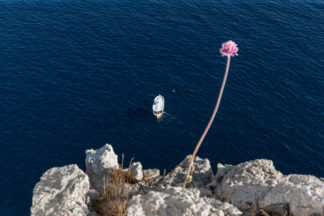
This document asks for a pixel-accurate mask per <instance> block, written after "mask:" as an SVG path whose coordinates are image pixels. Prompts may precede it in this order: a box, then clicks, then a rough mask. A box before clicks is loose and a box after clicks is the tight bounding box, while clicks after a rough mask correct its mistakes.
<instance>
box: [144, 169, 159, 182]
mask: <svg viewBox="0 0 324 216" xmlns="http://www.w3.org/2000/svg"><path fill="white" fill-rule="evenodd" d="M143 173H144V177H143V181H151V180H153V179H156V178H158V177H160V170H159V169H146V170H144V171H143Z"/></svg>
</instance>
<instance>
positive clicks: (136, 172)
mask: <svg viewBox="0 0 324 216" xmlns="http://www.w3.org/2000/svg"><path fill="white" fill-rule="evenodd" d="M129 171H130V173H131V174H132V175H133V176H134V178H135V179H136V180H137V181H141V180H142V178H143V167H142V164H141V163H140V162H135V163H132V164H131V166H130V167H129Z"/></svg>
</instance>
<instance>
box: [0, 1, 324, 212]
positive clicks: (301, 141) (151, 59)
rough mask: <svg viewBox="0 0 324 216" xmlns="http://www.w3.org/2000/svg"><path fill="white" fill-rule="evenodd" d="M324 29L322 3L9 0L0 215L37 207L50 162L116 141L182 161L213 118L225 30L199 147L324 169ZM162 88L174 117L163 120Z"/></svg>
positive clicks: (0, 69)
mask: <svg viewBox="0 0 324 216" xmlns="http://www.w3.org/2000/svg"><path fill="white" fill-rule="evenodd" d="M323 36H324V3H323V1H316V0H314V1H306V0H297V1H281V0H265V1H257V0H252V1H251V0H244V1H243V0H233V1H229V0H167V1H164V0H92V1H87V0H85V1H83V0H82V1H78V0H62V1H61V0H50V1H49V0H40V1H38V0H31V1H29V0H26V1H25V0H22V1H20V0H1V1H0V121H1V124H0V191H1V192H0V200H1V203H0V215H29V213H30V212H29V211H30V210H29V208H30V206H31V204H32V190H33V187H34V185H35V184H36V183H37V182H38V181H39V179H40V177H41V175H42V173H43V172H45V171H46V170H47V169H49V168H51V167H54V166H56V167H59V166H64V165H67V164H71V163H76V164H78V166H79V167H80V168H82V169H85V165H84V160H85V150H86V149H89V148H100V147H102V146H103V145H104V144H105V143H110V144H112V145H113V147H114V150H115V152H116V153H118V154H119V155H121V154H122V153H124V154H125V156H126V159H125V163H126V164H127V162H128V161H129V160H130V158H131V157H135V161H141V162H142V163H143V166H144V168H155V167H157V168H159V169H161V170H162V169H164V168H166V169H167V171H170V170H171V169H172V168H173V167H174V166H176V165H177V164H178V163H179V162H180V161H181V160H182V159H183V158H184V157H185V156H186V155H188V154H190V153H192V151H193V149H194V147H195V145H196V143H197V141H198V140H199V138H200V136H201V133H202V132H203V130H204V128H205V126H206V124H207V123H208V120H209V117H210V115H211V113H212V111H213V108H214V105H215V103H216V99H217V96H218V91H219V88H220V85H221V82H222V78H223V73H224V70H225V64H226V58H225V57H221V56H220V53H219V48H220V47H221V43H222V42H225V41H227V40H233V41H235V42H236V43H237V44H238V47H239V56H238V57H235V58H232V60H231V67H230V71H229V77H228V80H227V84H226V87H225V91H224V95H223V99H222V102H221V105H220V109H219V112H218V113H217V115H216V119H215V121H214V123H213V125H212V128H211V129H210V131H209V133H208V134H207V137H206V139H205V140H204V142H203V144H202V146H201V148H200V150H199V152H198V155H199V156H201V157H207V158H209V159H210V161H211V164H212V166H213V168H214V171H216V165H217V163H227V164H237V163H240V162H244V161H248V160H253V159H257V158H267V159H271V160H273V162H274V165H275V167H276V168H277V169H279V170H280V171H282V172H283V173H284V174H289V173H300V174H311V175H315V176H318V177H324V129H323V127H324V51H323V50H324V38H323ZM158 94H162V95H163V96H164V97H165V100H166V104H165V111H166V112H167V113H169V114H170V115H172V116H174V117H175V119H174V118H172V117H170V116H169V115H165V116H164V117H163V119H162V120H161V121H157V120H155V119H154V117H153V115H152V110H151V109H152V103H153V99H154V97H155V96H156V95H158ZM120 158H121V157H120Z"/></svg>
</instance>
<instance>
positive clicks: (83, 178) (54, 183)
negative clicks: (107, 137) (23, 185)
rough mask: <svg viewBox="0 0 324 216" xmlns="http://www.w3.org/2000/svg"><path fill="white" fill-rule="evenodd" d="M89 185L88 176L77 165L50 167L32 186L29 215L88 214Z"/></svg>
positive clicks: (67, 215) (83, 215)
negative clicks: (87, 197) (87, 196)
mask: <svg viewBox="0 0 324 216" xmlns="http://www.w3.org/2000/svg"><path fill="white" fill-rule="evenodd" d="M89 187H90V183H89V179H88V176H87V175H86V174H85V173H84V172H83V171H82V170H81V169H79V167H78V166H77V165H68V166H64V167H59V168H57V167H54V168H51V169H49V170H47V171H46V172H45V173H44V174H43V176H42V177H41V179H40V181H39V182H38V183H37V184H36V185H35V187H34V191H33V201H32V207H31V209H30V211H31V215H32V216H46V215H55V216H59V215H62V216H63V215H64V216H72V215H80V216H85V215H88V214H89V209H88V207H87V204H86V195H87V192H88V191H89Z"/></svg>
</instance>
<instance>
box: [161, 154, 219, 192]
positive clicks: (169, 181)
mask: <svg viewBox="0 0 324 216" xmlns="http://www.w3.org/2000/svg"><path fill="white" fill-rule="evenodd" d="M190 157H191V155H188V156H187V157H186V158H185V159H184V160H183V161H182V162H181V163H180V164H179V165H178V166H176V168H174V169H173V170H172V171H171V172H170V173H169V174H167V175H166V176H165V178H164V179H163V181H162V182H161V184H163V185H170V186H180V185H182V183H183V181H184V179H185V177H186V174H187V170H188V166H189V162H190ZM213 177H214V172H213V170H212V168H211V166H210V162H209V160H208V159H202V158H200V157H198V156H197V157H195V160H194V164H193V175H192V181H191V182H190V183H189V184H188V185H187V186H188V187H199V188H201V187H204V186H206V185H207V184H209V183H210V182H211V181H212V180H213Z"/></svg>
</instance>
